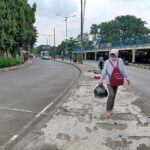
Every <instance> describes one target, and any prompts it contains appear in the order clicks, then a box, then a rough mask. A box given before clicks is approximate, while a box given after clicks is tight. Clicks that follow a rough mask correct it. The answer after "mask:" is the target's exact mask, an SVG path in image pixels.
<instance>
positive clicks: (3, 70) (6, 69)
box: [0, 59, 33, 73]
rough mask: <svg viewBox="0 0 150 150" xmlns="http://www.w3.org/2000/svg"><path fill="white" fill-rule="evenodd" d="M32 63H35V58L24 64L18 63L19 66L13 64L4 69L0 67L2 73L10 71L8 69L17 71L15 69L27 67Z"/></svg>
mask: <svg viewBox="0 0 150 150" xmlns="http://www.w3.org/2000/svg"><path fill="white" fill-rule="evenodd" d="M32 64H33V60H32V59H29V60H28V61H27V62H25V63H24V64H21V65H17V66H12V67H7V68H2V69H0V73H1V72H8V71H15V70H18V69H21V68H26V67H29V66H31V65H32Z"/></svg>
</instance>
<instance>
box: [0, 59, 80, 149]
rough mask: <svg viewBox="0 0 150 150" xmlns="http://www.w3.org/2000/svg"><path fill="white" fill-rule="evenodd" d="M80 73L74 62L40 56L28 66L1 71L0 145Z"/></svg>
mask: <svg viewBox="0 0 150 150" xmlns="http://www.w3.org/2000/svg"><path fill="white" fill-rule="evenodd" d="M78 75H79V71H78V70H77V69H76V68H75V67H73V66H71V65H67V64H64V63H60V62H56V61H51V60H41V59H37V60H36V61H34V63H33V65H32V66H30V67H28V68H24V69H19V70H16V71H10V72H4V73H0V146H1V145H3V144H4V143H5V142H6V141H7V140H8V139H10V138H11V137H12V136H14V135H15V134H16V132H17V131H19V130H20V129H21V128H22V127H23V126H24V125H26V124H27V122H29V121H30V120H31V119H33V117H35V115H36V114H38V113H39V112H41V110H43V109H44V108H45V107H46V106H47V105H48V104H50V103H51V102H52V101H53V100H54V98H56V97H57V96H58V95H59V94H60V93H61V92H62V91H63V90H64V89H65V87H67V86H68V85H69V84H70V83H71V82H72V80H73V79H75V78H76V77H77V76H78Z"/></svg>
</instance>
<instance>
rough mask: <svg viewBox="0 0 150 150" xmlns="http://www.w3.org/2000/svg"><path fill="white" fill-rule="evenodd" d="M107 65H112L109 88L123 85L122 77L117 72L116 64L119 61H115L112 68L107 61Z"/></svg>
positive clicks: (118, 71)
mask: <svg viewBox="0 0 150 150" xmlns="http://www.w3.org/2000/svg"><path fill="white" fill-rule="evenodd" d="M109 63H110V64H111V65H112V67H113V68H114V69H113V72H112V74H111V75H109V82H110V85H111V86H119V85H123V84H124V77H123V75H122V73H121V72H120V70H119V67H118V63H119V59H118V60H117V65H116V66H114V65H113V63H112V62H111V61H110V60H109Z"/></svg>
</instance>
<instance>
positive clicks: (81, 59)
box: [80, 0, 83, 64]
mask: <svg viewBox="0 0 150 150" xmlns="http://www.w3.org/2000/svg"><path fill="white" fill-rule="evenodd" d="M80 55H81V56H80V57H81V58H80V61H81V62H80V63H81V64H82V63H83V0H81V54H80Z"/></svg>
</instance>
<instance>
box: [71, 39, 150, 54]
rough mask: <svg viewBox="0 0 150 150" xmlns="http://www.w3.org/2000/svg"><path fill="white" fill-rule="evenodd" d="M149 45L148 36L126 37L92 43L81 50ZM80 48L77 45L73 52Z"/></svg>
mask: <svg viewBox="0 0 150 150" xmlns="http://www.w3.org/2000/svg"><path fill="white" fill-rule="evenodd" d="M145 45H150V36H147V37H140V38H127V39H120V40H118V41H114V42H110V43H99V44H98V45H97V46H96V47H94V46H93V45H89V46H84V47H83V51H94V50H95V49H107V48H127V47H139V46H145ZM80 50H81V49H80V47H77V48H75V49H74V50H73V52H79V51H80Z"/></svg>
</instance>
